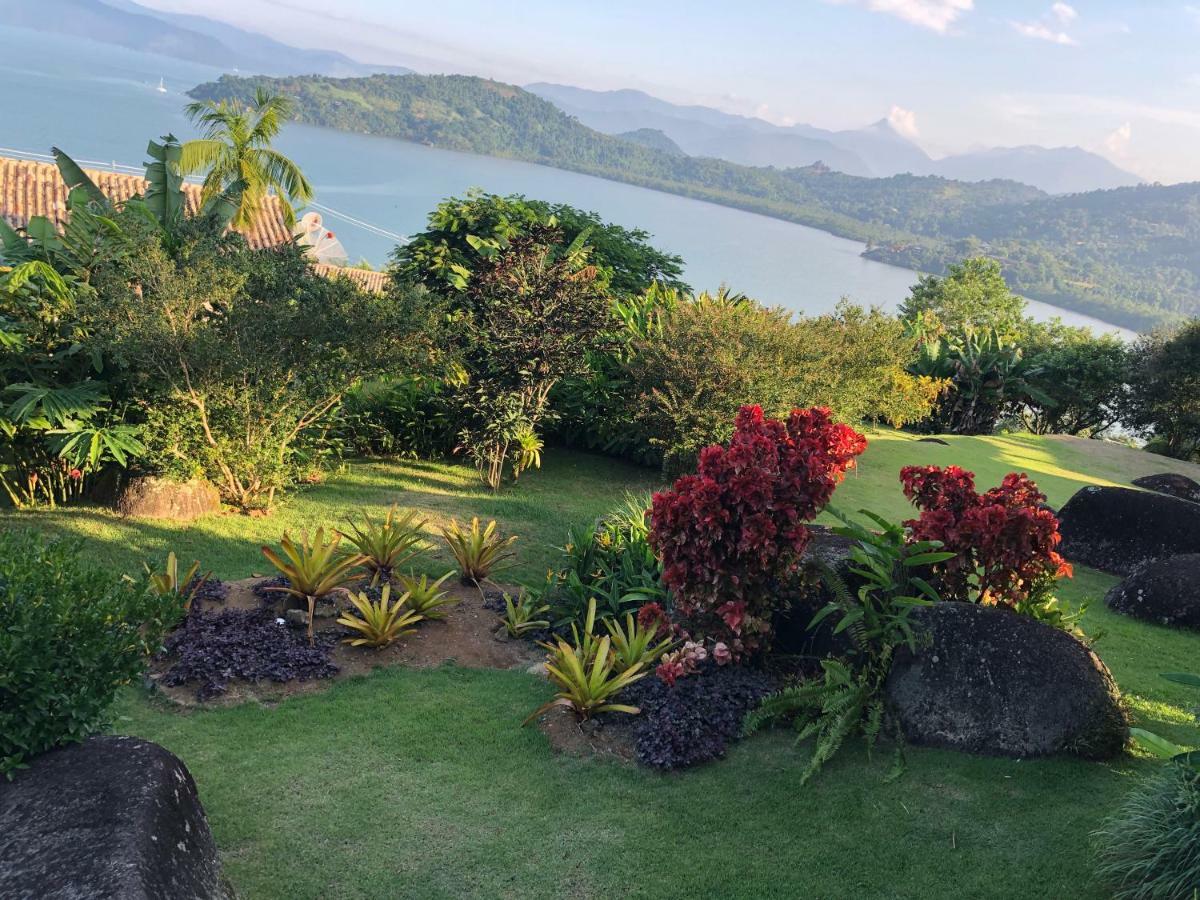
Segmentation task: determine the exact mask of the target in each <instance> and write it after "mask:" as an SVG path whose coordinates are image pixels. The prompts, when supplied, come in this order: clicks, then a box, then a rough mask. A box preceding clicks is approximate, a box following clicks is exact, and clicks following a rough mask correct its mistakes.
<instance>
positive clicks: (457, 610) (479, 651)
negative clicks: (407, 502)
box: [147, 578, 544, 706]
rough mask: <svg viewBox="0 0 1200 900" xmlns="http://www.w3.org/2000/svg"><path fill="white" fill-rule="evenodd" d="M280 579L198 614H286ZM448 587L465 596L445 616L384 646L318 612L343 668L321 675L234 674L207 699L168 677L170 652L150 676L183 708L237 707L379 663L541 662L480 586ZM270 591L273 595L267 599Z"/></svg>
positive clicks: (260, 582) (230, 594)
mask: <svg viewBox="0 0 1200 900" xmlns="http://www.w3.org/2000/svg"><path fill="white" fill-rule="evenodd" d="M273 580H274V579H270V578H246V579H242V580H240V581H232V582H226V583H225V586H226V587H227V589H228V590H227V592H226V596H225V599H224V601H213V600H205V601H204V602H203V603H202V605H201V608H200V610H199V612H200V614H201V615H214V614H219V613H220V612H222V611H225V610H233V611H243V612H248V613H250V612H257V611H260V610H267V611H269V612H270V613H272V614H274V615H275V616H276V617H277V618H282V617H283V615H284V614H285V607H287V605H288V604H287V603H286V601H285V600H284V599H283V595H276V596H277V597H278V599H275V598H274V597H272V595H271V594H269V593H265V592H264V591H263V590H262V588H263V587H264V586H269V585H270V583H272V582H273ZM256 587H257V588H259V590H258V591H256V590H255V588H256ZM446 589H447V591H448V592H449V593H450V594H451V595H453V596H454V598H455V599H456V600H457V601H458V602H457V603H455V604H454V605H452V606H449V607H447V611H446V618H445V619H441V620H427V621H423V622H421V623H420V624H419V626H418V627H417V630H416V631H415V632H414V633H413V634H410V635H407V636H405V637H402V638H400V639H399V640H397V641H395V642H394V643H392V644H391V645H389V646H387V647H384V648H382V649H379V650H375V649H371V648H367V647H351V646H349V645H347V644H343V643H342V642H341V640H342V638H344V637H346V636H347V635H348V633H349V632H347V630H346V629H344V628H343V627H342V626H340V625H338V624H337V622H336V615H326V616H318V617H317V619H316V628H315V635H314V636H315V641H316V643H317V644H318V646H320V645H321V644H323V643H324V644H328V645H332V649H331V652H330V654H329V661H330V662H331V663H332V664H333V666H334V667H336V672H334V673H331V674H330V675H329V676H328V677H322V676H319V675H318V676H314V677H307V678H303V679H294V680H289V681H283V682H278V681H273V680H270V679H263V680H258V681H245V680H241V679H233V680H231V681H230V682H229V683H228V686H227V687H226V689H225V690H224V691H223V692H221V693H219V694H217V695H216V696H212V697H207V698H205V699H203V700H200V699H198V697H197V684H196V683H195V682H191V681H189V682H186V683H183V684H179V685H169V684H167V683H165V681H164V676H165V675H166V673H167V672H168V671H169V670H170V669H171V667H172V666H173V665H175V664H176V663H177V662H178V656H177V655H176V654H168V655H165V656H162V657H159V658H158V659H156V660H155V661H154V663H153V665H152V666H151V669H150V672H149V675H148V677H147V681H148V683H150V684H152V685H153V686H154V689H155V690H156V691H157V692H158V693H160V694H161V695H162V696H164V697H165V698H167V699H168V700H170V701H172V702H173V703H177V704H179V705H181V706H197V705H205V706H208V705H213V704H216V705H221V706H232V705H237V704H239V703H245V702H247V701H253V702H260V703H275V702H278V701H279V700H282V699H284V698H286V697H289V696H292V695H295V694H303V693H310V692H312V691H316V690H321V689H322V688H323V687H324V686H325V685H326V684H327V682H329V681H331V680H340V679H346V678H353V677H356V676H360V675H366V674H368V673H370V672H371V671H372V670H374V669H376V668H379V667H388V666H408V667H412V668H422V669H423V668H431V667H434V666H439V665H442V664H444V663H449V662H453V663H454V664H455V665H457V666H461V667H463V668H468V669H515V668H528V667H529V666H531V665H534V664H536V663H538V662H540V661H541V660H542V658H543V656H544V654H543V653H542V652H541V651H540V650H539V648H537V647H536V646H535V645H533V644H530V643H528V642H526V641H519V640H518V641H509V640H501V639H499V638H497V637H496V634H495V630H496V627H497V625H498V624H499V619H498V618H497V616H496V615H495V613H493V612H490V611H489V610H487V609H485V608H484V606H483V598H482V597H481V596H480V594H479V591H477V590H476V589H475V588H474V587H473V586H472V587H467V586H464V585H460V584H453V585H450V584H449V583H448V584H447V586H446ZM264 596H265V597H266V598H268V599H267V600H266V601H265V602H264ZM335 605H336V607H337V609H338V611H339V613H340V611H341V610H342V609H346V608H349V602H348V600H347V599H346V595H345V594H344V592H343V594H342V596H341V597H339V599H338V601H337V603H336V604H335ZM278 628H279V629H280V631H281V635H283V634H286V635H287V636H289V637H298V638H299V639H300V640H301V641H302V642H303V638H304V629H303V627H298V626H295V625H292V624H288V623H286V622H284V623H282V624H278Z"/></svg>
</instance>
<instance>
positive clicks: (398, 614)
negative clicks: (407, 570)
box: [337, 584, 425, 650]
mask: <svg viewBox="0 0 1200 900" xmlns="http://www.w3.org/2000/svg"><path fill="white" fill-rule="evenodd" d="M391 597H392V586H391V585H390V584H385V585H384V586H383V592H382V593H381V594H380V596H379V599H378V600H372V599H371V598H370V597H368V596H367V595H366V594H365V593H363V592H362V591H359V592H358V593H357V594H351V595H350V602H351V603H352V604H353V605H354V608H355V609H356V610H357V611H358V614H357V615H354V614H353V613H343V614H342V615H340V616H338V620H337V623H338V624H339V625H341V626H342V627H343V628H348V629H350V630H351V631H353V632H355V633H357V634H358V635H359V636H358V637H348V638H346V639H345V640H343V641H342V643H343V644H349V645H350V646H351V647H374V648H376V649H377V650H382V649H383V648H384V647H386V646H388V645H389V644H391V643H392V641H395V640H398V639H399V638H402V637H404V636H405V635H406V634H412V633H413V632H414V631H416V630H417V629H416V628H415V627H413V626H415V625H416V624H417V623H418V622H420V621H421V620H422V619H424V618H425V617H424V616H422V615H420V614H419V613H417V612H416V611H415V610H412V609H409V608H408V606H407V601H408V595H407V594H404V595H402V596H400V597H397V598H396V600H395V601H392V599H391Z"/></svg>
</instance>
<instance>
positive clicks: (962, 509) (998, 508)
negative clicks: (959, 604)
mask: <svg viewBox="0 0 1200 900" xmlns="http://www.w3.org/2000/svg"><path fill="white" fill-rule="evenodd" d="M900 482H901V484H902V485H903V486H904V495H905V496H906V497H908V499H909V500H911V501H912V502H913V504H914V505H915V506H916V507H917V508H918V509H919V510H920V511H921V515H920V517H919V518H917V519H911V520H909V521H907V522H905V523H904V524H905V525H906V526H908V528H910V529H911V532H912V536H913V538H915V539H916V540H929V541H941V542H942V544H943V546H944V548H945V549H946V550H948V551H953V552H954V553H956V554H957V555H956V556H955V557H954V558H953V559H950V560H947V561H946V562H942V563H938V564H937V565H935V566H933V567H932V575H933V581H934V582H935V587H936V589H937V591H938V593H940V594H941V596H942V597H943V599H946V600H968V601H973V602H976V603H985V604H995V605H999V606H1007V607H1011V608H1016V607H1017V606H1019V605H1021V604H1023V603H1025V602H1026V601H1028V600H1029V599H1030V597H1031V596H1033V595H1035V594H1037V593H1038V592H1039V591H1041V590H1043V589H1044V587H1045V586H1046V585H1047V584H1048V583H1050V582H1052V581H1053V580H1054V579H1056V578H1059V577H1062V576H1066V577H1070V575H1071V566H1070V564H1069V563H1067V562H1066V560H1064V559H1063V558H1062V557H1061V556H1059V554H1058V553H1057V552H1056V550H1055V548H1056V547H1057V546H1058V544H1059V541H1060V540H1061V537H1060V536H1059V533H1058V518H1057V516H1055V515H1054V513H1052V512H1051V511H1050V510H1048V509H1046V508H1045V506H1044V505H1043V504H1044V503H1045V502H1046V495H1045V494H1043V493H1042V492H1041V491H1040V490H1038V486H1037V485H1036V484H1034V483H1033V482H1032V481H1030V480H1029V477H1028V476H1026V475H1024V474H1017V473H1015V472H1012V473H1010V474H1008V475H1005V476H1004V481H1003V482H1001V484H1000V486H999V487H994V488H992V489H991V490H989V491H986V492H984V493H982V494H979V493H977V492H976V491H975V475H974V474H973V473H971V472H967V471H964V470H963V469H960V468H959V467H958V466H947V467H946V468H945V469H941V468H938V467H937V466H906V467H905V468H903V469H901V470H900Z"/></svg>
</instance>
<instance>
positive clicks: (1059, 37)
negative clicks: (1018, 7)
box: [1008, 22, 1078, 47]
mask: <svg viewBox="0 0 1200 900" xmlns="http://www.w3.org/2000/svg"><path fill="white" fill-rule="evenodd" d="M1008 24H1010V25H1011V26H1012V27H1013V28H1014V29H1016V31H1017V33H1018V34H1023V35H1025V37H1027V38H1036V39H1037V40H1039V41H1050V42H1051V43H1052V44H1062V45H1063V46H1064V47H1074V46H1075V45H1076V44H1077V43H1078V42H1077V41H1076V40H1075V38H1073V37H1071V36H1070V35H1069V34H1067V33H1066V32H1065V31H1055V30H1054V29H1053V28H1051V27H1050V26H1048V25H1046V24H1045V23H1044V22H1009V23H1008Z"/></svg>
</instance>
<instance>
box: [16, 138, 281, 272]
mask: <svg viewBox="0 0 1200 900" xmlns="http://www.w3.org/2000/svg"><path fill="white" fill-rule="evenodd" d="M83 171H84V172H86V173H87V175H88V177H89V178H91V179H92V181H94V182H95V183H96V187H98V188H100V190H102V191H103V192H104V193H105V194H106V195H107V196H108V198H109V199H110V200H113V201H114V202H116V203H123V202H125V201H126V200H128V199H129V198H130V197H133V196H136V195H138V194H145V192H146V179H144V178H142V177H140V176H138V175H124V174H121V173H120V172H106V171H104V170H102V169H84V170H83ZM183 191H184V194H185V195H186V196H187V210H188V212H189V213H195V212H196V211H197V210H198V209H199V208H200V186H199V185H198V184H184V186H183ZM266 202H267V206H268V209H269V213H270V214H269V215H265V216H260V217H259V221H258V222H257V223H256V224H255V226H254V227H253V228H252V229H250V230H248V231H242V234H243V235H244V236H245V238H246V243H248V244H249V245H250V246H251V247H253V248H254V249H256V250H257V249H261V248H263V247H274V246H276V245H278V244H282V243H285V242H286V241H290V240H291V239H292V233H291V232H290V231H289V230H288V228H287V227H286V226H285V225H284V224H283V215H282V213H281V212H280V209H279V202H278V200H277V199H276V198H275V197H274V196H269V197H267V200H266ZM66 215H67V186H66V185H65V184H64V183H63V180H62V177H61V176H60V175H59V172H58V167H57V166H55V165H54V164H53V163H46V162H35V161H32V160H26V159H12V158H10V157H4V156H0V216H3V217H4V218H5V219H6V220H7V221H8V223H9V224H10V225H12V226H14V227H16V226H22V225H25V224H26V223H27V222H28V221H29V220H30V219H31V218H33V217H34V216H45V217H46V218H48V219H51V220H52V221H53V222H54V223H55V224H56V225H62V223H63V221H64V220H65V219H66Z"/></svg>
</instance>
